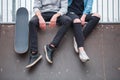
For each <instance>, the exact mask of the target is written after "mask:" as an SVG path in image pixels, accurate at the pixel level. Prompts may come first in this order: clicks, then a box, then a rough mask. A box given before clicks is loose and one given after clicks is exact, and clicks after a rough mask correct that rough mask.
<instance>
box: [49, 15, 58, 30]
mask: <svg viewBox="0 0 120 80" xmlns="http://www.w3.org/2000/svg"><path fill="white" fill-rule="evenodd" d="M56 21H57V16H56V15H53V16H52V18H51V20H50V23H49V27H51V28H53V27H55V26H56Z"/></svg>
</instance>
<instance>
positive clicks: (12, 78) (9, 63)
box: [0, 24, 120, 80]
mask: <svg viewBox="0 0 120 80" xmlns="http://www.w3.org/2000/svg"><path fill="white" fill-rule="evenodd" d="M14 27H15V25H0V80H120V24H99V25H98V26H97V28H95V30H94V31H93V32H92V34H91V35H90V36H89V37H88V38H87V39H86V41H85V50H86V52H87V54H88V56H89V57H90V61H89V62H87V63H86V64H83V63H81V61H80V60H79V58H78V54H76V53H75V51H74V49H73V33H72V30H69V31H68V32H67V34H66V35H65V36H64V38H63V40H62V42H61V44H60V45H59V47H58V49H57V50H56V51H55V55H54V59H53V60H54V62H53V64H52V65H49V64H48V63H47V61H46V59H45V54H44V51H43V46H44V45H45V44H48V43H50V41H51V40H52V38H53V37H54V35H55V33H56V32H57V30H58V28H54V29H50V28H47V30H46V31H39V32H38V39H39V41H38V45H39V52H40V53H41V54H42V55H43V58H42V60H41V61H40V62H39V63H38V64H37V65H35V66H34V67H33V68H31V69H25V66H26V65H27V63H28V53H26V54H23V55H18V54H16V53H15V52H14V32H15V31H14Z"/></svg>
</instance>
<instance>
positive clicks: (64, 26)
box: [51, 15, 71, 48]
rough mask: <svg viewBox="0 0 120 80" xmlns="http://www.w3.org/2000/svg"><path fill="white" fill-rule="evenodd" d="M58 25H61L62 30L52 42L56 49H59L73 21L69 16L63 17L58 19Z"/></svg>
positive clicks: (60, 29)
mask: <svg viewBox="0 0 120 80" xmlns="http://www.w3.org/2000/svg"><path fill="white" fill-rule="evenodd" d="M57 23H58V24H59V25H60V28H59V30H58V32H57V33H56V35H55V37H54V38H53V41H52V42H51V44H52V45H54V46H55V48H57V47H58V45H59V43H60V42H61V40H62V38H63V37H64V35H65V33H66V32H67V30H68V28H69V27H70V24H71V19H70V18H69V17H68V16H65V15H63V16H60V17H59V18H58V20H57Z"/></svg>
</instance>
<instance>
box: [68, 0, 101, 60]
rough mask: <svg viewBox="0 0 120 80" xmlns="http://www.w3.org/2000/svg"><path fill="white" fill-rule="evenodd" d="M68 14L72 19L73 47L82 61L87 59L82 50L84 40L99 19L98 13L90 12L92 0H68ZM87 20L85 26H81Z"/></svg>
mask: <svg viewBox="0 0 120 80" xmlns="http://www.w3.org/2000/svg"><path fill="white" fill-rule="evenodd" d="M68 4H69V6H68V14H67V15H68V16H69V17H71V19H72V22H73V23H72V28H73V32H74V36H75V38H74V48H75V51H76V52H77V53H79V58H80V60H81V61H82V62H87V61H89V57H88V56H87V54H86V52H85V50H84V40H85V39H86V37H87V36H88V35H89V34H90V33H91V32H92V30H93V29H94V28H95V27H96V25H97V24H98V22H99V20H100V15H99V14H98V13H91V10H92V5H93V0H68ZM86 22H87V24H86V26H85V28H84V29H83V26H84V25H85V23H86Z"/></svg>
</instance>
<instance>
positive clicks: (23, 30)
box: [14, 7, 29, 54]
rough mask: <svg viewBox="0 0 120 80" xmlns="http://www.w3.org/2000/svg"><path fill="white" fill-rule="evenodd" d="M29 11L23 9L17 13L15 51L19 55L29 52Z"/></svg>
mask: <svg viewBox="0 0 120 80" xmlns="http://www.w3.org/2000/svg"><path fill="white" fill-rule="evenodd" d="M28 15H29V14H28V11H27V9H26V8H24V7H21V8H19V9H18V10H17V13H16V25H15V38H14V50H15V52H16V53H18V54H23V53H26V52H27V51H28V43H29V41H28V39H29V27H28Z"/></svg>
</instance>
